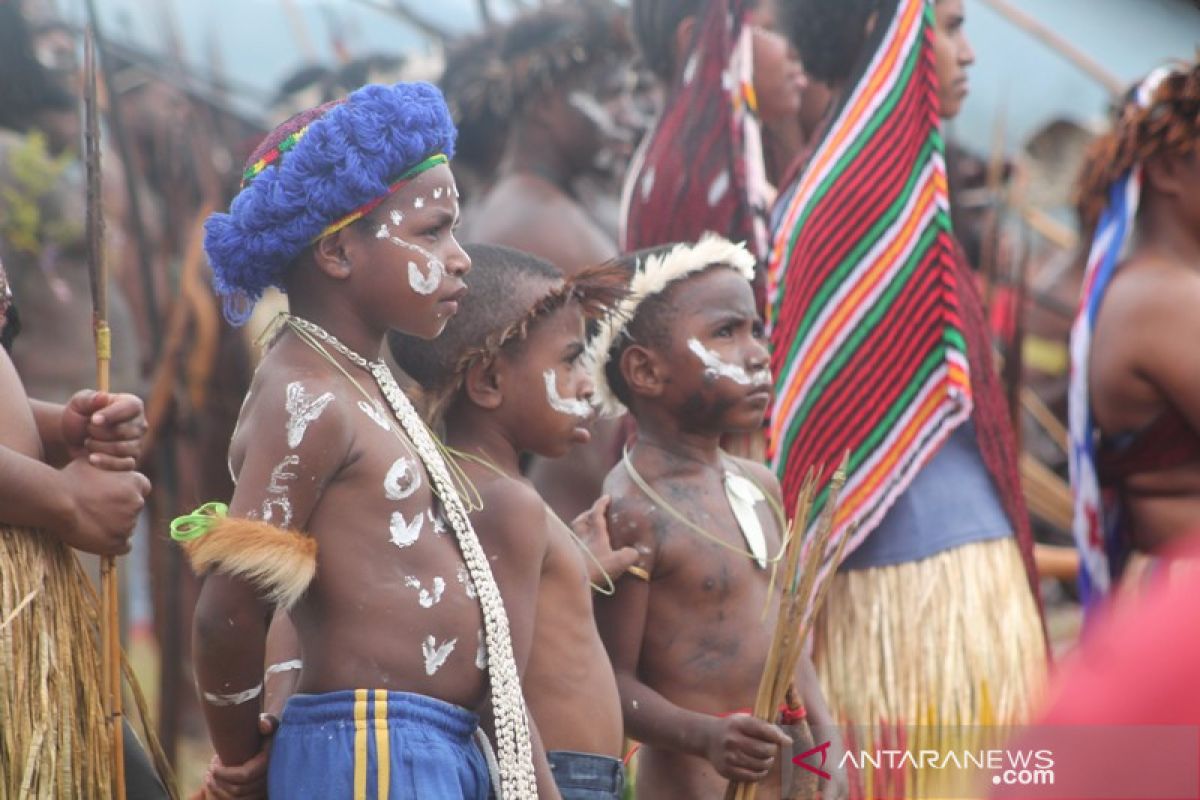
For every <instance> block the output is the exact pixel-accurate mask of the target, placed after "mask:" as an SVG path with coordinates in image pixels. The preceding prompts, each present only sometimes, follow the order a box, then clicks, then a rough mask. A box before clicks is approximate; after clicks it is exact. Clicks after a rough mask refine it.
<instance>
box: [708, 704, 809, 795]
mask: <svg viewBox="0 0 1200 800" xmlns="http://www.w3.org/2000/svg"><path fill="white" fill-rule="evenodd" d="M707 740H708V741H707V743H706V747H705V755H706V756H707V758H708V760H709V762H710V763H711V764H712V765H713V766H714V767H716V769H717V772H718V773H720V775H721V777H722V778H727V779H729V780H731V781H738V782H741V783H755V782H757V781H761V780H762V779H763V778H765V777H767V773H769V772H770V771H771V767H772V766H773V765H774V764H775V756H776V755H778V753H779V748H781V747H788V746H790V745H791V743H792V740H791V737H789V736H788V735H787V734H786V733H784V732H783V731H781V730H780V729H779V728H777V727H776V726H774V725H772V724H770V723H769V722H763V721H762V720H761V719H758V718H757V717H752V716H750V715H749V714H731V715H730V716H728V717H713V722H712V724H711V726H710V728H709V731H708V736H707Z"/></svg>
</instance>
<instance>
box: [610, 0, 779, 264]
mask: <svg viewBox="0 0 1200 800" xmlns="http://www.w3.org/2000/svg"><path fill="white" fill-rule="evenodd" d="M749 5H750V3H749V2H748V0H716V2H711V3H706V4H705V6H704V11H703V12H702V14H701V16H700V17H698V19H697V21H696V25H695V34H694V36H693V40H692V43H691V47H690V48H689V50H688V52H687V53H686V54H685V55H686V61H685V62H684V64H685V68H684V70H683V76H682V80H681V82H680V83H678V84H675V85H673V86H671V87H670V88H669V90H668V95H667V100H666V103H665V106H664V108H663V111H662V114H660V115H659V118H658V121H657V123H656V124H655V126H654V129H653V130H652V131H651V132H650V133H648V134H647V135H646V137H645V139H644V140H643V142H642V145H641V146H640V147H639V148H638V152H637V154H636V155H635V156H634V160H633V163H632V164H631V165H630V168H629V171H628V174H627V176H626V179H625V186H624V190H623V191H622V198H621V220H622V229H621V237H620V239H621V249H622V250H623V251H631V250H640V249H642V248H646V247H656V246H658V245H664V244H671V243H673V242H695V241H698V240H699V239H700V237H701V235H702V234H704V233H706V232H712V233H717V234H720V235H721V236H724V237H725V238H727V239H730V240H732V241H735V242H737V241H742V242H745V243H746V246H747V247H748V248H749V249H750V251H751V252H753V253H754V254H755V255H756V256H757V257H759V258H763V257H764V255H765V253H766V249H767V204H768V200H767V195H768V192H769V191H770V188H769V186H768V184H767V178H766V171H765V167H764V165H763V155H762V134H761V131H760V127H759V121H758V111H757V99H756V97H755V94H754V83H753V72H752V70H753V64H754V54H753V45H752V41H751V39H752V31H751V29H750V26H749V25H747V24H746V13H747V8H748V6H749Z"/></svg>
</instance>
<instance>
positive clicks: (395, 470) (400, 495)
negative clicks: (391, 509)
mask: <svg viewBox="0 0 1200 800" xmlns="http://www.w3.org/2000/svg"><path fill="white" fill-rule="evenodd" d="M420 488H421V472H420V470H418V469H417V464H416V462H415V461H413V460H412V459H411V458H407V457H405V456H401V457H400V458H397V459H396V463H394V464H392V466H391V468H390V469H389V470H388V471H387V475H385V476H384V478H383V493H384V494H385V495H387V499H388V500H405V499H407V498H409V497H412V495H413V492H415V491H417V489H420Z"/></svg>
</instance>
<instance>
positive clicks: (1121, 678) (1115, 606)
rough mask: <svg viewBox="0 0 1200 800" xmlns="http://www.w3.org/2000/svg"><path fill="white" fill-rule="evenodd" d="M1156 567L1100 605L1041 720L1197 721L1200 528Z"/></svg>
mask: <svg viewBox="0 0 1200 800" xmlns="http://www.w3.org/2000/svg"><path fill="white" fill-rule="evenodd" d="M1188 562H1190V563H1188ZM1156 570H1157V574H1156V575H1155V576H1154V577H1153V578H1152V579H1151V582H1150V585H1149V586H1147V587H1136V586H1135V587H1130V589H1129V591H1131V592H1140V596H1138V597H1136V598H1132V597H1128V596H1126V594H1122V593H1118V595H1117V596H1116V598H1115V599H1114V600H1113V601H1112V604H1111V605H1109V606H1107V607H1105V608H1102V609H1100V610H1099V611H1098V617H1097V618H1096V619H1095V620H1093V621H1092V622H1091V623H1090V624H1089V627H1088V630H1087V634H1086V635H1085V636H1084V637H1083V639H1082V640H1081V642H1080V644H1079V646H1078V648H1077V649H1076V650H1075V651H1074V652H1073V653H1072V654H1071V655H1070V656H1069V657H1068V658H1067V659H1065V660H1064V661H1063V662H1062V663H1061V665H1060V668H1059V669H1058V670H1057V672H1056V674H1055V677H1054V682H1053V684H1052V688H1051V692H1050V696H1049V702H1048V704H1047V707H1046V710H1045V712H1044V713H1043V715H1042V718H1041V719H1040V720H1039V722H1040V724H1044V725H1099V724H1105V725H1200V681H1198V680H1197V677H1198V676H1200V532H1197V533H1193V534H1192V535H1191V540H1190V541H1187V542H1184V543H1182V544H1181V545H1179V546H1178V549H1176V550H1174V551H1173V552H1172V553H1169V554H1168V555H1166V556H1164V557H1163V560H1162V562H1161V563H1160V564H1158V565H1157V566H1156ZM1172 570H1178V571H1176V572H1174V573H1172ZM1187 570H1190V572H1188V571H1187ZM1181 573H1184V574H1181Z"/></svg>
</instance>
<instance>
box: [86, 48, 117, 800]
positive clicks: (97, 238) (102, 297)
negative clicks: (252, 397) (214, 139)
mask: <svg viewBox="0 0 1200 800" xmlns="http://www.w3.org/2000/svg"><path fill="white" fill-rule="evenodd" d="M83 50H84V53H83V60H84V82H83V108H84V120H83V129H84V163H85V165H86V167H87V249H88V277H89V278H90V279H91V284H92V329H93V331H94V332H95V335H96V388H97V389H98V390H99V391H101V392H107V391H108V390H109V381H108V365H109V361H110V360H111V359H112V335H111V332H110V331H109V328H108V265H107V263H106V261H105V258H104V210H103V208H102V206H101V203H102V198H101V196H100V110H99V97H98V95H97V90H96V43H95V39H94V36H93V33H92V29H91V27H90V26H89V27H88V29H87V31H86V33H85V35H84V40H83ZM100 663H101V669H102V670H103V686H104V713H105V716H107V717H108V719H109V722H110V723H111V725H112V732H111V733H112V745H113V746H112V756H113V771H112V774H113V793H114V797H116V798H117V799H118V800H125V752H124V750H125V747H124V743H125V732H124V725H123V720H122V710H121V608H120V604H119V600H118V594H117V560H116V558H115V557H114V556H104V557H103V559H101V562H100Z"/></svg>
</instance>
